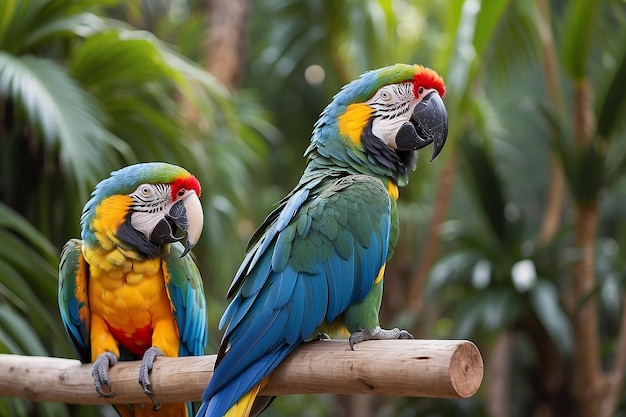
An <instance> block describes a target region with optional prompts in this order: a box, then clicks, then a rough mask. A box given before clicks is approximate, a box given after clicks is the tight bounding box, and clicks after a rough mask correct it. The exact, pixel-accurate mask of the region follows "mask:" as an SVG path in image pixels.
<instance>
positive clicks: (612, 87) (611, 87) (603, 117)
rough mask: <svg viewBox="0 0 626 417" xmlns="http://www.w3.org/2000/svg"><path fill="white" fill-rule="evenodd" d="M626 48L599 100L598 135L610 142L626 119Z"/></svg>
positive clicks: (625, 34)
mask: <svg viewBox="0 0 626 417" xmlns="http://www.w3.org/2000/svg"><path fill="white" fill-rule="evenodd" d="M622 32H623V34H622V45H626V31H622ZM624 91H626V47H623V48H622V51H621V55H620V56H619V57H618V62H617V66H616V69H615V72H614V73H613V74H612V76H611V77H610V82H609V83H608V88H607V90H606V94H605V95H604V97H603V99H602V100H599V109H600V110H599V111H598V120H597V124H596V126H597V135H598V136H599V137H600V138H601V139H602V140H606V141H609V140H610V139H612V136H617V135H613V133H614V132H615V130H616V128H617V125H618V123H620V122H623V119H624V102H626V94H624Z"/></svg>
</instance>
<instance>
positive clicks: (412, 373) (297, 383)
mask: <svg viewBox="0 0 626 417" xmlns="http://www.w3.org/2000/svg"><path fill="white" fill-rule="evenodd" d="M215 358H216V356H215V355H207V356H200V357H185V358H168V357H159V358H157V360H156V361H155V363H154V368H153V370H152V374H151V381H152V386H153V391H154V396H155V399H156V400H157V401H159V402H163V403H167V402H183V401H198V400H200V399H201V397H202V393H203V391H204V388H205V387H206V385H207V383H208V382H209V380H210V379H211V377H212V375H213V366H214V364H215ZM139 365H140V362H139V361H132V362H118V364H117V365H115V366H113V367H112V368H111V369H110V371H109V376H110V379H111V383H112V385H113V390H114V391H115V393H116V395H115V396H114V397H113V398H110V399H105V398H101V397H99V396H98V395H97V394H96V391H95V389H94V387H93V379H92V376H91V364H80V362H78V361H77V360H72V359H61V358H49V357H33V356H20V355H0V395H3V396H13V397H20V398H24V399H26V400H30V401H37V402H41V401H55V402H64V403H73V404H132V403H140V402H147V400H148V398H147V397H146V396H145V394H144V393H143V391H142V389H141V386H140V385H139V384H138V383H137V376H138V374H139ZM482 377H483V361H482V357H481V355H480V352H479V351H478V349H477V348H476V346H475V345H474V344H473V343H472V342H469V341H463V340H461V341H456V340H450V341H447V340H394V341H368V342H364V343H361V344H358V345H357V346H355V350H354V351H352V350H350V348H349V347H348V342H347V341H339V340H328V341H317V342H311V343H305V344H303V345H301V346H299V347H298V348H297V349H296V350H295V351H294V352H293V353H292V354H291V355H289V357H287V359H285V360H284V361H283V362H282V363H281V364H280V366H279V367H278V368H277V369H276V371H274V373H273V374H272V377H271V379H270V382H269V383H268V384H267V386H266V387H265V388H264V389H263V390H262V391H261V395H264V396H275V395H287V394H305V393H334V394H352V393H367V394H379V395H390V396H412V397H438V398H468V397H470V396H472V395H474V394H475V393H476V391H477V390H478V388H479V386H480V383H481V381H482Z"/></svg>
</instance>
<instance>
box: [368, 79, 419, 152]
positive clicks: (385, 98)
mask: <svg viewBox="0 0 626 417" xmlns="http://www.w3.org/2000/svg"><path fill="white" fill-rule="evenodd" d="M365 104H368V105H369V106H370V107H371V108H372V109H373V110H374V113H373V117H374V120H373V122H372V133H373V134H374V135H376V137H378V138H379V139H380V140H382V141H383V142H385V144H387V146H389V147H391V148H394V149H395V148H396V135H397V133H398V130H399V129H400V127H401V126H402V125H403V124H404V123H405V122H408V121H409V119H410V118H411V112H412V111H413V108H414V107H415V105H416V104H417V100H416V99H415V95H414V94H413V83H410V82H407V83H400V84H390V85H386V86H384V87H382V88H380V89H379V90H378V91H377V92H376V94H374V96H373V97H372V98H370V99H369V100H368V101H366V102H365Z"/></svg>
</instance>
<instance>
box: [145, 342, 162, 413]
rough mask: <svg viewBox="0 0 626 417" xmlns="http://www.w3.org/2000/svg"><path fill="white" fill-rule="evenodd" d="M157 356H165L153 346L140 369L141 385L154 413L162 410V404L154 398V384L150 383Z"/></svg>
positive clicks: (146, 353)
mask: <svg viewBox="0 0 626 417" xmlns="http://www.w3.org/2000/svg"><path fill="white" fill-rule="evenodd" d="M157 356H163V353H161V351H160V350H159V349H157V348H155V347H154V346H152V347H151V348H149V349H148V350H146V351H145V353H144V354H143V359H142V360H141V366H140V367H139V384H141V388H143V392H144V393H145V394H146V395H147V396H148V397H150V401H152V408H153V409H154V411H159V410H160V409H161V404H160V403H159V402H158V401H156V400H155V399H154V397H153V396H152V389H151V388H152V384H151V383H150V371H152V366H153V365H154V360H155V359H156V357H157Z"/></svg>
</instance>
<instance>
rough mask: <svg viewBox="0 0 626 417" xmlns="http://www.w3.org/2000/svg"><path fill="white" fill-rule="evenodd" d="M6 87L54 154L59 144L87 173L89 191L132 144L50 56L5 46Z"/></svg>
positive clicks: (0, 87) (1, 71)
mask: <svg viewBox="0 0 626 417" xmlns="http://www.w3.org/2000/svg"><path fill="white" fill-rule="evenodd" d="M0 92H2V95H3V96H4V97H6V98H10V99H12V100H13V101H14V102H15V103H16V105H17V106H18V108H19V109H20V110H21V112H22V113H23V114H25V115H26V117H27V119H28V122H29V123H30V124H31V125H32V126H33V127H35V128H36V130H37V131H38V132H39V133H40V134H41V136H42V138H43V145H44V146H43V147H44V150H45V153H46V155H47V156H48V158H52V155H53V151H54V150H56V149H57V148H58V149H59V153H60V158H61V162H62V164H63V166H64V167H65V168H66V169H68V170H69V171H70V172H71V173H72V174H73V175H74V176H75V177H76V178H79V179H81V180H82V181H81V183H80V185H81V186H82V187H83V188H82V190H81V191H82V192H83V195H84V196H85V197H86V196H87V188H86V186H87V184H89V183H91V184H94V183H95V182H97V181H98V180H100V179H101V178H103V177H105V176H106V175H107V174H108V173H109V172H110V171H111V170H112V168H113V167H115V166H116V163H115V161H116V159H117V153H118V152H120V153H122V154H124V153H129V150H128V147H127V146H126V145H125V144H124V143H123V142H122V141H120V140H119V139H118V138H116V137H114V136H113V135H112V134H111V133H109V132H108V131H107V130H106V129H105V128H104V126H103V120H104V114H103V113H102V112H101V110H100V108H99V107H98V105H97V104H96V102H95V101H94V99H93V97H92V96H90V95H89V94H88V93H87V92H86V91H85V90H84V89H83V88H82V87H81V86H80V85H78V84H77V83H76V81H74V80H73V79H72V78H71V77H69V75H68V73H67V71H66V70H65V69H64V68H63V67H61V66H60V65H58V64H56V63H54V62H53V61H51V60H49V59H43V58H38V57H35V56H21V57H15V56H12V55H10V54H7V53H5V52H2V51H0Z"/></svg>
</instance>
